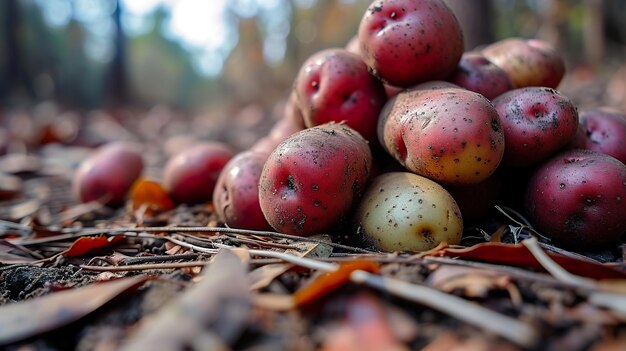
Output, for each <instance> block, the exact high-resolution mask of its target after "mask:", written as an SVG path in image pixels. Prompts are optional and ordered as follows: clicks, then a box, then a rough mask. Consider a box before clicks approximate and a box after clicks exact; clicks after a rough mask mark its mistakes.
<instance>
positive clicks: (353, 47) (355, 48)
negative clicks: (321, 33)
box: [345, 35, 361, 56]
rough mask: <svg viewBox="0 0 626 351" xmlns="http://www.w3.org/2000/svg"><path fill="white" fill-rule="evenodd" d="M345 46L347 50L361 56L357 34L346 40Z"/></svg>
mask: <svg viewBox="0 0 626 351" xmlns="http://www.w3.org/2000/svg"><path fill="white" fill-rule="evenodd" d="M345 48H346V50H348V51H349V52H351V53H353V54H357V55H359V56H361V43H360V42H359V37H358V36H357V35H355V36H353V37H352V38H350V41H348V43H347V44H346V47H345Z"/></svg>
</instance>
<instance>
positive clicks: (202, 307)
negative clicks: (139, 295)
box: [121, 249, 251, 350]
mask: <svg viewBox="0 0 626 351" xmlns="http://www.w3.org/2000/svg"><path fill="white" fill-rule="evenodd" d="M250 311H251V301H250V287H249V284H248V280H247V277H246V266H245V265H244V264H243V263H242V261H241V259H240V257H239V256H238V255H237V254H234V253H233V252H231V250H228V249H222V250H220V251H219V252H218V253H217V254H216V255H215V258H214V259H213V261H212V262H211V264H210V265H209V266H208V268H206V269H205V272H204V273H203V275H202V280H201V281H200V282H199V283H197V284H195V285H193V286H191V287H189V288H188V289H187V290H186V291H184V292H183V293H182V294H181V295H180V297H179V298H176V299H173V301H172V302H170V303H169V304H167V305H165V306H163V308H161V310H160V311H159V312H158V313H157V314H156V315H155V316H152V317H151V318H149V319H144V321H145V322H143V323H142V324H140V325H139V328H138V329H137V330H136V332H135V333H134V334H133V335H131V337H130V338H129V339H128V340H127V341H126V343H125V344H124V345H122V347H121V349H122V350H184V349H185V348H186V347H188V346H189V345H204V346H203V347H202V349H224V347H225V346H224V345H228V344H232V343H233V342H234V341H236V339H237V338H238V337H239V336H240V334H241V332H242V330H243V328H244V327H245V325H246V323H247V322H248V319H249V314H250ZM209 345H210V346H211V347H210V348H208V347H209Z"/></svg>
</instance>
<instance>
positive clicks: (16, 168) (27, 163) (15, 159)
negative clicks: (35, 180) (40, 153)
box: [0, 153, 41, 174]
mask: <svg viewBox="0 0 626 351" xmlns="http://www.w3.org/2000/svg"><path fill="white" fill-rule="evenodd" d="M40 167H41V160H40V159H39V157H37V156H34V155H25V154H17V153H13V154H8V155H4V156H1V157H0V169H1V170H2V171H3V172H5V173H9V174H24V173H33V172H37V171H38V170H39V168H40Z"/></svg>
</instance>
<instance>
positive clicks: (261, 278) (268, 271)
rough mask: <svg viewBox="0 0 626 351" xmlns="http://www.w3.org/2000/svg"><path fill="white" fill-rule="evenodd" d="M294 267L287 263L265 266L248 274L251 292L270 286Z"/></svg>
mask: <svg viewBox="0 0 626 351" xmlns="http://www.w3.org/2000/svg"><path fill="white" fill-rule="evenodd" d="M291 267H293V265H291V264H287V263H275V264H266V265H263V266H261V267H259V268H257V269H255V270H253V271H252V272H250V273H248V280H249V281H250V290H259V289H263V288H264V287H266V286H268V285H270V284H271V283H272V282H273V281H274V279H276V278H278V277H279V276H281V275H282V274H283V273H285V272H287V271H288V270H289V269H290V268H291Z"/></svg>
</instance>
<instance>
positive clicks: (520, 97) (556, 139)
mask: <svg viewBox="0 0 626 351" xmlns="http://www.w3.org/2000/svg"><path fill="white" fill-rule="evenodd" d="M493 104H494V106H495V107H496V110H497V111H498V115H499V116H500V123H501V124H502V129H503V130H504V139H505V141H506V147H505V150H504V158H503V160H502V163H503V165H505V166H507V167H517V168H520V167H526V166H529V165H532V164H535V163H537V162H539V161H541V160H545V159H546V158H548V157H550V156H551V155H553V154H555V153H556V152H557V151H559V149H561V148H563V147H564V146H566V145H567V144H568V143H569V142H570V141H571V140H572V139H573V137H574V135H575V134H576V130H577V129H578V111H577V110H576V107H575V106H574V104H573V103H572V101H571V100H570V99H569V98H567V97H566V96H564V95H562V94H561V93H559V92H558V91H556V90H554V89H550V88H542V87H528V88H522V89H515V90H511V91H509V92H506V93H504V94H502V95H500V96H499V97H497V98H496V99H494V100H493Z"/></svg>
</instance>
